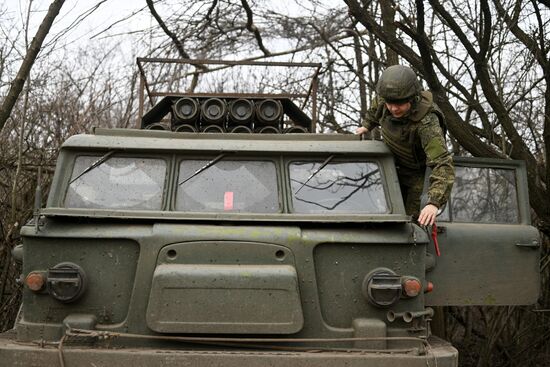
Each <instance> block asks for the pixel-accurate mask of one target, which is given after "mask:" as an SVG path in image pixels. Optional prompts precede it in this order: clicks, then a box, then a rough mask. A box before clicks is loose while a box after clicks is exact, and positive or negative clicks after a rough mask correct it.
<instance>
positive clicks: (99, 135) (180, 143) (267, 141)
mask: <svg viewBox="0 0 550 367" xmlns="http://www.w3.org/2000/svg"><path fill="white" fill-rule="evenodd" d="M62 149H71V150H72V149H82V150H104V149H120V150H148V151H174V152H175V151H239V152H267V153H269V152H285V153H287V154H288V153H293V152H296V153H323V152H332V153H349V154H369V155H377V156H380V155H390V154H391V153H390V151H389V149H388V148H387V147H386V145H385V144H384V143H382V142H380V141H374V140H369V141H361V139H360V137H359V136H357V135H352V134H308V133H300V134H217V133H181V132H170V131H158V130H137V129H100V128H96V129H94V131H93V134H83V135H74V136H72V137H70V138H69V139H67V141H66V142H65V143H64V144H63V146H62Z"/></svg>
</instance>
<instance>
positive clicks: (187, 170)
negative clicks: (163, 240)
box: [176, 160, 280, 213]
mask: <svg viewBox="0 0 550 367" xmlns="http://www.w3.org/2000/svg"><path fill="white" fill-rule="evenodd" d="M208 162H209V160H183V161H182V162H181V163H180V167H179V177H178V182H179V183H181V184H180V185H178V188H177V193H176V210H177V211H187V212H233V213H243V212H244V213H277V212H279V211H280V209H279V192H278V187H277V170H276V168H275V163H274V162H272V161H244V160H243V161H241V160H223V161H222V160H220V161H218V162H216V163H215V164H213V165H211V166H209V168H208V169H204V170H202V171H201V172H200V174H195V175H194V172H197V171H198V170H200V169H201V168H202V167H204V166H205V165H206V164H208ZM189 176H191V178H188V177H189Z"/></svg>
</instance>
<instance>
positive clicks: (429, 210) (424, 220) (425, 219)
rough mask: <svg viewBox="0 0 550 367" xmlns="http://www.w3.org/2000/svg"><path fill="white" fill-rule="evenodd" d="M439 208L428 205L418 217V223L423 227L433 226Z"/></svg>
mask: <svg viewBox="0 0 550 367" xmlns="http://www.w3.org/2000/svg"><path fill="white" fill-rule="evenodd" d="M438 210H439V209H438V207H437V206H435V205H433V204H428V205H426V206H425V207H424V209H422V210H421V211H420V215H419V216H418V223H420V225H421V226H431V225H433V224H434V223H435V217H436V216H437V211H438Z"/></svg>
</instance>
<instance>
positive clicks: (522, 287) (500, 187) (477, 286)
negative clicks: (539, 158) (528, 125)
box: [426, 157, 540, 306]
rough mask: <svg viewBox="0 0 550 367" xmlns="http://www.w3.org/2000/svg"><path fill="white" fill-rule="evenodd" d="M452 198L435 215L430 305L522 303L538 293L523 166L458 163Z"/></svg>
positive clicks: (535, 237)
mask: <svg viewBox="0 0 550 367" xmlns="http://www.w3.org/2000/svg"><path fill="white" fill-rule="evenodd" d="M454 161H455V167H456V179H455V184H454V186H453V190H452V192H451V197H450V199H449V202H448V204H447V206H446V207H445V208H444V211H443V213H441V215H440V216H439V217H438V222H437V229H438V230H437V232H438V234H437V239H438V242H439V247H440V249H441V256H436V255H435V251H434V246H433V245H432V246H430V247H429V250H428V251H429V256H432V257H433V258H434V259H435V266H434V267H433V269H432V270H431V271H429V272H427V274H426V278H427V280H428V281H431V282H432V283H433V285H434V288H433V291H432V292H431V293H428V294H426V305H427V306H446V305H454V306H463V305H525V304H533V303H535V302H536V301H537V298H538V295H539V292H540V272H539V259H540V237H539V233H538V231H537V229H536V228H534V227H533V226H531V218H530V208H529V198H528V188H527V176H526V169H525V164H524V163H523V162H522V161H512V160H496V159H482V158H464V157H456V158H455V159H454Z"/></svg>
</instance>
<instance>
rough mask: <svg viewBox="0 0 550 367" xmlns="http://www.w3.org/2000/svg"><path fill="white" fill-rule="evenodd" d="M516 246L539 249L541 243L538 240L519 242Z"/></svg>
mask: <svg viewBox="0 0 550 367" xmlns="http://www.w3.org/2000/svg"><path fill="white" fill-rule="evenodd" d="M516 246H517V247H528V248H539V247H540V245H539V241H537V240H533V241H531V242H524V243H522V242H518V243H516Z"/></svg>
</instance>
